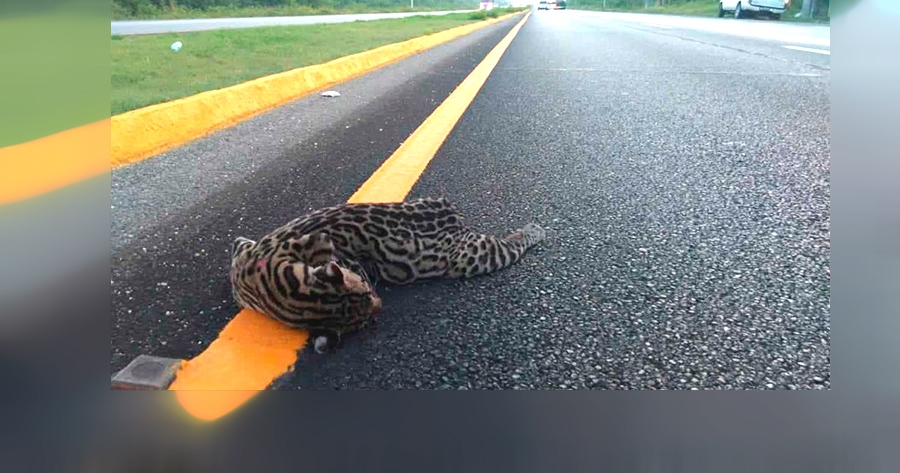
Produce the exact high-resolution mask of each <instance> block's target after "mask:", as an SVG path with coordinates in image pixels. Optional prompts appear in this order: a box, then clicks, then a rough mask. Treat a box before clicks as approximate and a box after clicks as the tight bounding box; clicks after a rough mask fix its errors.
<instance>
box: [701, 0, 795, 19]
mask: <svg viewBox="0 0 900 473" xmlns="http://www.w3.org/2000/svg"><path fill="white" fill-rule="evenodd" d="M789 1H790V0H719V18H722V17H723V16H725V13H726V12H733V13H734V17H735V18H747V17H748V16H750V15H767V16H769V17H771V18H774V19H776V20H780V19H781V14H782V13H784V9H785V7H787V4H788V2H789Z"/></svg>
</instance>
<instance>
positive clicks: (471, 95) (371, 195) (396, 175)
mask: <svg viewBox="0 0 900 473" xmlns="http://www.w3.org/2000/svg"><path fill="white" fill-rule="evenodd" d="M529 15H531V13H530V12H529V13H528V14H526V15H525V17H524V18H522V20H521V21H520V22H519V23H518V24H517V25H516V26H515V27H513V29H512V30H511V31H510V32H509V34H507V35H506V37H505V38H503V40H501V41H500V42H499V43H498V44H497V46H495V47H494V49H492V50H491V52H489V53H488V55H487V56H485V58H484V59H483V60H482V61H481V63H480V64H478V66H476V67H475V70H473V71H472V73H471V74H469V76H468V77H466V79H465V80H464V81H463V82H462V83H461V84H459V86H458V87H457V88H456V90H454V91H453V93H452V94H450V96H449V97H447V99H446V100H444V102H443V103H441V105H439V106H438V108H437V109H436V110H435V111H434V112H432V114H431V115H430V116H429V117H428V118H426V119H425V121H424V122H422V124H421V125H419V128H417V129H416V131H414V132H413V134H412V135H410V137H409V138H408V139H407V140H406V141H404V142H403V144H402V145H400V148H398V149H397V151H395V152H394V154H393V155H391V157H390V158H388V159H387V160H386V161H385V162H384V163H382V165H381V167H379V168H378V169H377V170H376V171H375V172H374V173H373V174H372V176H371V177H369V179H368V180H367V181H366V182H364V183H363V185H362V186H361V187H360V188H359V189H358V190H357V191H356V193H354V194H353V196H352V197H350V200H348V201H347V202H349V203H351V204H352V203H367V202H402V201H403V199H404V198H405V197H406V194H408V193H409V191H410V190H412V188H413V186H414V185H415V184H416V181H418V180H419V176H421V175H422V172H423V171H424V170H425V168H426V167H427V166H428V163H429V162H431V159H432V158H433V157H434V155H435V154H436V153H437V151H438V149H439V148H440V147H441V145H442V144H443V143H444V140H446V139H447V136H448V135H450V132H451V131H453V127H454V126H456V122H457V121H459V119H460V117H462V115H463V113H465V111H466V109H468V108H469V104H471V103H472V100H474V99H475V96H476V95H477V94H478V91H479V90H481V86H482V85H484V83H485V81H487V78H488V76H489V75H490V74H491V71H493V70H494V67H496V66H497V63H498V62H500V58H501V57H502V56H503V53H504V52H505V51H506V48H507V47H509V44H510V43H511V42H512V40H513V38H515V36H516V33H518V32H519V29H521V28H522V25H524V24H525V21H526V20H527V19H528V16H529Z"/></svg>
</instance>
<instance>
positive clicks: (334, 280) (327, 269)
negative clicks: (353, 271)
mask: <svg viewBox="0 0 900 473" xmlns="http://www.w3.org/2000/svg"><path fill="white" fill-rule="evenodd" d="M312 275H313V276H315V278H316V279H318V280H320V281H323V282H326V283H328V284H331V285H332V286H343V285H344V272H343V270H341V267H340V266H338V265H337V263H335V262H334V261H332V262H330V263H328V264H324V265H322V266H319V267H318V268H316V269H314V270H313V272H312Z"/></svg>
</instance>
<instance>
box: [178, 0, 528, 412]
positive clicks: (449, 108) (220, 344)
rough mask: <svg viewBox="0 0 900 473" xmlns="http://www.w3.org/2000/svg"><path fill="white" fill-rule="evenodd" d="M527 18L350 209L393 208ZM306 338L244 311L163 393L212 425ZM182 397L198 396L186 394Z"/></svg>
mask: <svg viewBox="0 0 900 473" xmlns="http://www.w3.org/2000/svg"><path fill="white" fill-rule="evenodd" d="M530 15H531V13H530V12H529V13H527V14H526V15H525V16H524V17H523V18H522V20H521V21H519V23H518V24H516V26H515V27H513V29H512V30H511V31H510V32H509V33H508V34H507V35H506V37H504V38H503V40H502V41H500V43H498V44H497V45H496V46H495V47H494V49H493V50H491V52H490V53H488V55H487V56H485V58H484V59H483V60H482V61H481V63H480V64H479V65H478V66H476V68H475V70H473V71H472V73H471V74H469V76H468V77H466V79H465V80H464V81H463V82H462V83H461V84H460V85H459V86H458V87H457V88H456V90H454V91H453V93H452V94H450V96H449V97H448V98H447V99H446V100H445V101H444V102H443V103H441V105H440V106H438V108H437V109H435V111H434V112H432V114H431V115H430V116H429V117H428V118H427V119H426V120H425V121H424V122H423V123H422V125H420V126H419V127H418V128H417V129H416V130H415V131H414V132H413V133H412V135H411V136H410V137H409V139H407V140H406V141H405V142H404V143H403V145H401V146H400V148H398V149H397V151H395V152H394V154H393V155H391V157H390V158H388V159H387V160H386V161H385V162H384V163H383V164H382V165H381V167H379V168H378V170H376V171H375V173H374V174H372V176H371V177H370V178H369V179H368V180H367V181H366V182H365V183H364V184H363V185H362V186H361V187H360V189H359V190H358V191H357V192H356V193H355V194H353V196H352V197H351V198H350V200H349V201H348V202H351V203H354V202H355V203H362V202H399V201H402V200H403V199H404V198H405V197H406V194H408V193H409V191H410V190H411V189H412V187H413V185H415V183H416V180H417V179H418V178H419V176H420V175H421V173H422V171H424V169H425V167H426V166H427V165H428V163H429V162H430V161H431V159H432V158H433V157H434V154H435V153H436V152H437V150H438V148H440V146H441V144H442V143H443V142H444V140H445V139H446V137H447V136H448V135H449V134H450V132H451V131H452V130H453V127H454V125H455V124H456V122H457V121H458V120H459V118H460V117H461V116H462V114H463V113H464V112H465V111H466V109H467V108H468V106H469V104H471V103H472V100H474V98H475V95H476V94H477V93H478V91H479V90H480V89H481V86H482V85H484V83H485V81H486V80H487V78H488V76H489V75H490V73H491V71H492V70H493V69H494V67H495V66H496V65H497V63H498V62H499V60H500V57H501V56H502V55H503V53H504V52H505V51H506V49H507V47H509V44H510V43H511V42H512V40H513V38H514V37H515V36H516V34H517V33H518V32H519V30H520V29H521V28H522V25H524V24H525V22H526V21H527V20H528V17H529V16H530ZM308 338H309V334H308V332H307V331H305V330H297V329H292V328H288V327H286V326H284V325H283V324H281V323H279V322H277V321H275V320H274V319H270V318H268V317H266V316H263V315H262V314H259V313H258V312H255V311H252V310H246V309H245V310H242V311H240V312H239V313H238V315H237V316H235V318H234V319H232V321H231V322H229V323H228V325H227V326H226V327H225V329H224V330H223V331H222V333H221V334H220V335H219V338H218V339H216V340H215V341H214V342H213V343H212V344H211V345H210V346H209V348H207V349H206V351H204V352H203V353H201V354H200V355H199V356H197V357H196V358H194V359H192V360H190V361H188V362H186V363H185V366H184V367H183V368H182V369H181V371H179V372H178V374H177V376H176V379H175V381H174V382H173V383H172V385H171V386H170V387H169V389H171V390H179V391H181V392H180V393H179V398H178V400H179V402H180V403H181V405H182V406H183V407H184V408H185V409H186V410H188V411H189V412H191V413H192V414H194V415H195V416H197V417H198V418H202V419H214V418H216V417H219V416H221V415H224V414H226V413H228V412H229V411H231V410H232V409H234V408H236V407H238V406H239V405H240V404H242V403H243V402H244V401H246V400H247V399H250V397H252V392H250V391H255V390H263V389H265V388H266V387H267V386H268V385H269V384H270V383H271V382H272V381H273V380H274V379H276V378H278V377H279V376H281V375H283V374H284V373H285V372H287V371H289V370H291V369H293V365H294V363H295V362H296V355H297V352H298V351H299V350H301V349H302V348H303V346H304V345H305V344H306V341H307V339H308ZM225 389H233V390H242V391H232V394H230V395H229V394H224V393H222V394H217V395H216V397H215V399H213V398H210V401H209V402H206V401H204V399H206V398H205V397H204V396H205V394H204V393H203V392H202V390H225ZM185 390H197V391H196V392H194V393H193V394H188V393H186V392H184V391H185ZM223 396H224V397H223Z"/></svg>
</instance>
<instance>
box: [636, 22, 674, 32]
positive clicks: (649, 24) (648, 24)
mask: <svg viewBox="0 0 900 473" xmlns="http://www.w3.org/2000/svg"><path fill="white" fill-rule="evenodd" d="M641 24H642V25H644V26H652V27H654V28H663V29H667V30H671V29H672V27H671V26H668V25H660V24H657V23H641Z"/></svg>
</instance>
